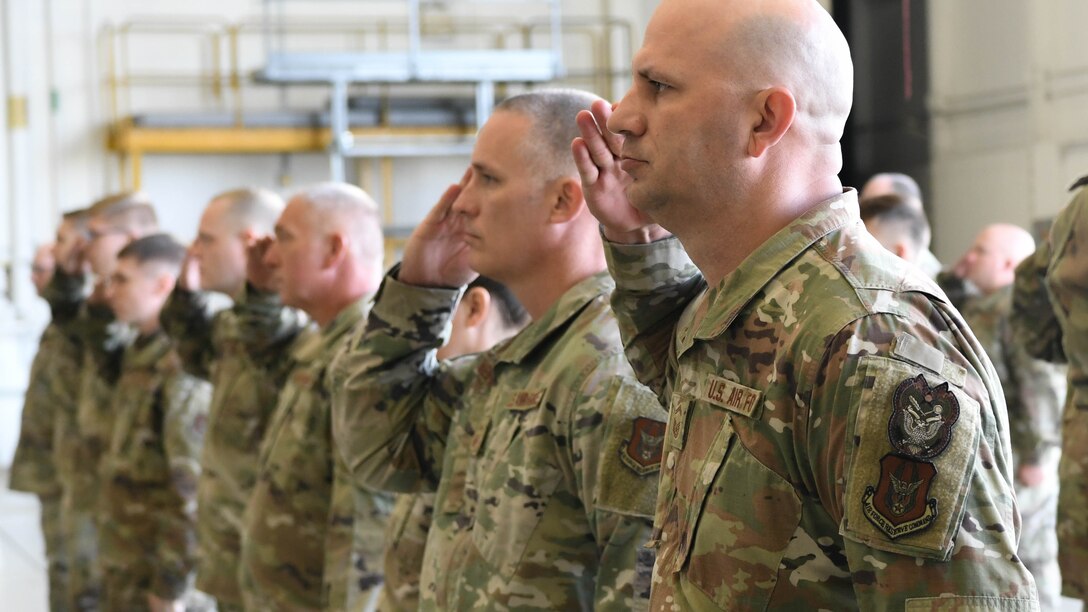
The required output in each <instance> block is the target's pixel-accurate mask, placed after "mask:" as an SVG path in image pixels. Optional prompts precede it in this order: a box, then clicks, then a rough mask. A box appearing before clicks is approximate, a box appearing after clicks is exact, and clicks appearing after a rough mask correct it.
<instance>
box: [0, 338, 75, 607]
mask: <svg viewBox="0 0 1088 612" xmlns="http://www.w3.org/2000/svg"><path fill="white" fill-rule="evenodd" d="M78 353H79V344H78V343H77V342H76V341H75V339H73V338H71V337H69V336H68V335H66V334H65V333H64V332H63V331H61V329H60V327H58V326H57V325H53V324H50V325H49V326H48V327H46V328H45V332H44V333H43V334H42V339H41V343H40V344H39V346H38V354H37V355H36V356H35V357H34V363H33V364H32V365H31V368H30V383H29V385H28V386H27V390H26V399H25V401H24V402H23V417H22V427H21V430H20V433H19V446H18V448H16V450H15V458H14V459H13V460H12V463H11V481H10V482H9V487H10V488H11V489H12V490H13V491H24V492H26V493H33V494H35V495H37V496H38V500H39V501H40V502H41V521H42V534H43V535H44V537H45V556H46V561H47V563H48V568H49V570H48V571H49V609H50V610H53V611H54V612H55V611H58V610H61V611H63V610H66V609H67V604H66V601H67V594H66V593H67V591H66V589H67V583H66V577H67V571H68V566H67V560H66V555H65V550H64V536H63V532H62V531H61V519H60V509H61V508H60V506H61V486H60V481H59V480H58V476H57V471H56V466H55V465H54V461H53V454H54V449H53V436H54V428H55V423H56V421H57V418H58V415H59V413H60V411H63V410H74V408H75V402H76V398H75V391H76V387H75V384H74V381H75V380H76V379H77V376H78V372H79V362H78V360H77V359H76V355H77V354H78Z"/></svg>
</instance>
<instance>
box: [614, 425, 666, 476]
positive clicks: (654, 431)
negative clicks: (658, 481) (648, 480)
mask: <svg viewBox="0 0 1088 612" xmlns="http://www.w3.org/2000/svg"><path fill="white" fill-rule="evenodd" d="M664 447H665V423H664V422H662V421H655V420H653V419H648V418H646V417H638V418H636V419H635V420H634V421H633V422H632V423H631V437H630V438H629V439H628V440H625V441H624V446H623V448H622V449H621V450H620V458H621V459H622V460H623V463H624V464H625V465H626V466H627V467H629V468H631V469H632V470H634V471H635V472H636V473H637V474H639V475H640V476H645V475H647V474H651V473H653V472H656V471H657V470H659V469H661V455H662V451H663V450H664Z"/></svg>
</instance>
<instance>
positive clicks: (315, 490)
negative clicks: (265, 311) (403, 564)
mask: <svg viewBox="0 0 1088 612" xmlns="http://www.w3.org/2000/svg"><path fill="white" fill-rule="evenodd" d="M363 316H364V305H363V303H361V302H360V303H357V304H355V305H354V306H351V307H349V308H346V309H345V310H343V311H342V312H341V313H340V314H339V315H338V316H337V317H336V319H334V320H333V321H332V322H330V323H329V324H328V325H327V326H326V327H325V328H324V329H323V330H321V332H320V333H307V334H304V335H303V336H301V337H300V338H299V339H298V340H297V341H296V344H295V347H294V348H293V349H292V351H291V352H292V358H293V360H294V363H295V364H296V365H295V367H294V369H293V370H292V371H291V373H290V375H289V376H288V378H287V384H286V386H285V387H284V388H283V390H282V391H281V392H280V396H279V403H278V404H277V405H276V409H275V412H274V414H273V417H272V422H271V424H270V425H269V428H268V433H267V435H266V436H265V438H264V441H263V442H262V444H261V451H260V460H259V464H258V465H259V472H258V477H257V483H256V486H255V487H254V489H253V494H252V495H251V497H250V499H249V502H248V504H247V506H246V511H245V515H244V517H243V531H242V554H241V567H240V570H241V573H240V577H241V585H242V594H243V597H244V599H245V606H246V609H247V610H262V611H264V610H319V609H325V608H328V609H332V610H341V609H344V608H345V607H346V606H347V603H348V602H347V597H348V593H347V591H348V582H349V575H348V569H349V567H350V566H351V565H352V548H353V529H354V526H353V522H354V517H355V515H356V503H355V500H354V492H353V490H352V487H351V482H350V479H348V477H347V473H346V472H345V470H344V466H343V463H342V462H341V461H339V460H338V457H337V455H335V454H334V453H333V447H332V443H333V442H332V425H331V420H330V411H331V406H330V398H329V391H328V387H327V385H326V381H325V376H326V370H327V368H328V365H329V363H330V362H331V361H332V359H333V356H334V355H335V354H336V353H337V351H338V350H339V349H340V347H341V346H342V345H343V344H344V343H345V342H346V341H347V339H348V337H349V332H350V331H351V329H352V328H354V327H355V326H356V325H357V324H359V323H360V321H362V319H363ZM385 503H387V504H388V505H389V506H391V505H392V503H391V502H385ZM384 525H385V523H384V519H383V520H381V521H380V522H379V524H378V525H375V526H374V529H375V530H376V531H377V533H381V530H382V529H383V528H384ZM379 562H380V556H376V557H374V558H372V559H369V560H367V561H366V562H365V563H364V565H365V567H366V568H367V569H365V570H361V571H363V572H364V573H365V574H366V576H365V580H366V581H367V582H368V583H369V586H370V587H374V588H377V586H378V585H380V584H381V578H380V576H381V574H380V571H379V569H380V568H379ZM353 578H354V577H353Z"/></svg>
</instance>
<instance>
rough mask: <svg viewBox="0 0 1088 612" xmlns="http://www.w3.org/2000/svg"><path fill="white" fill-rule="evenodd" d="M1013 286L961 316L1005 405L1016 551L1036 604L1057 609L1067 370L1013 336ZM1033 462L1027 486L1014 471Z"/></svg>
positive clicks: (980, 300) (974, 304) (972, 303)
mask: <svg viewBox="0 0 1088 612" xmlns="http://www.w3.org/2000/svg"><path fill="white" fill-rule="evenodd" d="M1011 310H1012V286H1011V285H1009V286H1008V287H1005V288H1003V289H1000V290H998V291H997V292H995V293H993V294H991V295H988V296H985V297H980V298H976V299H975V300H972V301H970V302H968V304H967V307H966V308H965V309H964V311H963V318H964V320H965V321H967V323H968V324H969V325H970V327H971V330H972V331H974V332H975V337H976V338H978V341H979V344H981V345H982V347H983V348H984V349H986V354H987V355H989V357H990V360H991V361H992V362H993V364H994V369H995V370H996V371H997V376H998V378H999V379H1000V380H1001V388H1002V389H1003V390H1004V392H1005V404H1006V406H1007V407H1008V411H1009V437H1010V439H1011V441H1012V463H1013V475H1014V483H1015V489H1016V500H1017V505H1018V507H1019V508H1020V516H1021V517H1022V526H1021V528H1020V545H1019V547H1018V548H1017V556H1019V557H1020V560H1021V561H1023V562H1024V565H1026V566H1027V568H1028V570H1029V571H1031V574H1032V575H1033V576H1034V577H1035V586H1036V588H1037V589H1038V591H1039V605H1040V607H1041V608H1042V609H1043V610H1055V609H1057V608H1058V605H1059V596H1060V595H1061V586H1062V585H1061V572H1060V571H1059V569H1058V537H1057V532H1056V529H1057V512H1058V461H1059V459H1060V458H1061V415H1062V406H1063V404H1064V402H1065V387H1066V384H1065V377H1066V371H1065V368H1064V367H1062V366H1057V365H1053V364H1050V363H1047V362H1045V361H1040V360H1038V359H1033V358H1032V357H1031V356H1030V355H1028V354H1027V352H1026V351H1025V349H1024V346H1023V345H1022V344H1018V343H1017V342H1016V340H1015V338H1014V337H1013V330H1012V326H1011V324H1010V321H1009V318H1010V314H1011ZM1025 464H1026V465H1037V466H1039V467H1040V468H1042V470H1043V472H1044V473H1045V474H1046V479H1045V480H1044V481H1043V482H1041V483H1040V484H1038V485H1036V486H1032V487H1029V486H1026V485H1024V484H1023V483H1021V482H1020V479H1019V478H1016V477H1015V476H1016V475H1017V474H1018V473H1019V469H1020V466H1021V465H1025Z"/></svg>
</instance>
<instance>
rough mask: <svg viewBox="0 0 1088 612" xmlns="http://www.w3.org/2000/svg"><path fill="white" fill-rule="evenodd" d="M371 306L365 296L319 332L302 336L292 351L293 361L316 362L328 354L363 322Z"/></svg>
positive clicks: (341, 312) (369, 297) (368, 298)
mask: <svg viewBox="0 0 1088 612" xmlns="http://www.w3.org/2000/svg"><path fill="white" fill-rule="evenodd" d="M371 304H372V298H371V296H367V297H365V298H363V299H361V300H359V301H358V302H355V303H354V304H351V305H350V306H348V307H347V308H344V309H343V310H341V311H340V312H339V313H337V315H336V317H334V318H333V320H332V321H329V323H328V325H326V326H325V327H322V328H321V330H320V331H317V332H314V333H309V334H303V335H302V336H301V337H300V338H299V340H298V342H297V343H296V344H295V348H294V349H293V350H292V354H293V356H294V358H295V360H296V361H299V362H310V361H315V360H317V359H318V358H320V357H321V356H322V355H325V354H328V353H329V352H330V351H331V349H332V346H333V345H334V344H336V342H337V341H338V340H340V339H341V338H343V337H344V336H345V335H347V334H348V333H349V332H350V331H351V330H352V329H354V328H355V326H356V325H358V324H359V322H360V321H362V320H363V318H364V317H365V316H366V313H367V312H369V311H370V306H371ZM330 358H331V355H330Z"/></svg>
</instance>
